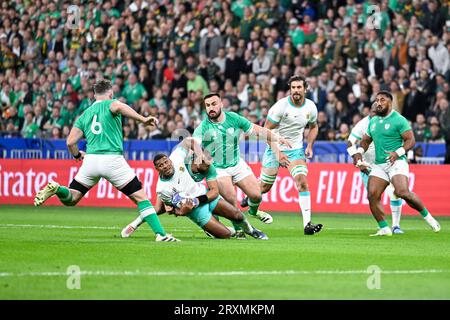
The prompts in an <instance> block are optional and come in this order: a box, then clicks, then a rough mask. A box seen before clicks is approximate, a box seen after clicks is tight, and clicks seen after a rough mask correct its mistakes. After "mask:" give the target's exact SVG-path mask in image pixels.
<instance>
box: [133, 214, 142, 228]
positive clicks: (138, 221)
mask: <svg viewBox="0 0 450 320" xmlns="http://www.w3.org/2000/svg"><path fill="white" fill-rule="evenodd" d="M143 222H144V220H142V218H141V216H140V215H139V216H138V217H137V218H136V219H134V220H133V222H131V223H130V226H132V227H133V228H134V229H137V228H138V227H139V226H140V225H141V224H142V223H143Z"/></svg>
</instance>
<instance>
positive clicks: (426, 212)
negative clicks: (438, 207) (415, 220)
mask: <svg viewBox="0 0 450 320" xmlns="http://www.w3.org/2000/svg"><path fill="white" fill-rule="evenodd" d="M429 214H430V213H429V212H428V209H427V208H423V210H422V211H420V215H421V216H422V217H424V218H425V217H426V216H427V215H429Z"/></svg>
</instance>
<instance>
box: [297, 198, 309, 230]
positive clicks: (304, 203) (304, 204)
mask: <svg viewBox="0 0 450 320" xmlns="http://www.w3.org/2000/svg"><path fill="white" fill-rule="evenodd" d="M298 203H299V204H300V209H302V216H303V228H304V227H306V225H307V224H308V223H309V222H310V221H311V194H310V192H309V191H303V192H299V193H298Z"/></svg>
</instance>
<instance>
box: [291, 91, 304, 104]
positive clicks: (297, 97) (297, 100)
mask: <svg viewBox="0 0 450 320" xmlns="http://www.w3.org/2000/svg"><path fill="white" fill-rule="evenodd" d="M302 98H303V96H302V95H301V94H300V93H294V94H293V95H292V100H293V101H294V103H295V104H299V103H300V101H302Z"/></svg>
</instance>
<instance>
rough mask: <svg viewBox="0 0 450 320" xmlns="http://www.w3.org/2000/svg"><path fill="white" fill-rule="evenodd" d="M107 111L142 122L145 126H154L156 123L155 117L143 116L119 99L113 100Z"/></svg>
mask: <svg viewBox="0 0 450 320" xmlns="http://www.w3.org/2000/svg"><path fill="white" fill-rule="evenodd" d="M109 111H111V113H113V114H121V115H123V116H125V117H127V118H130V119H133V120H136V121H139V122H142V123H143V124H145V125H147V126H154V125H157V124H158V119H156V118H155V117H144V116H142V115H140V114H139V113H137V112H136V111H134V110H133V108H131V107H130V106H129V105H127V104H125V103H122V102H120V101H114V102H113V103H111V106H110V107H109Z"/></svg>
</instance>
